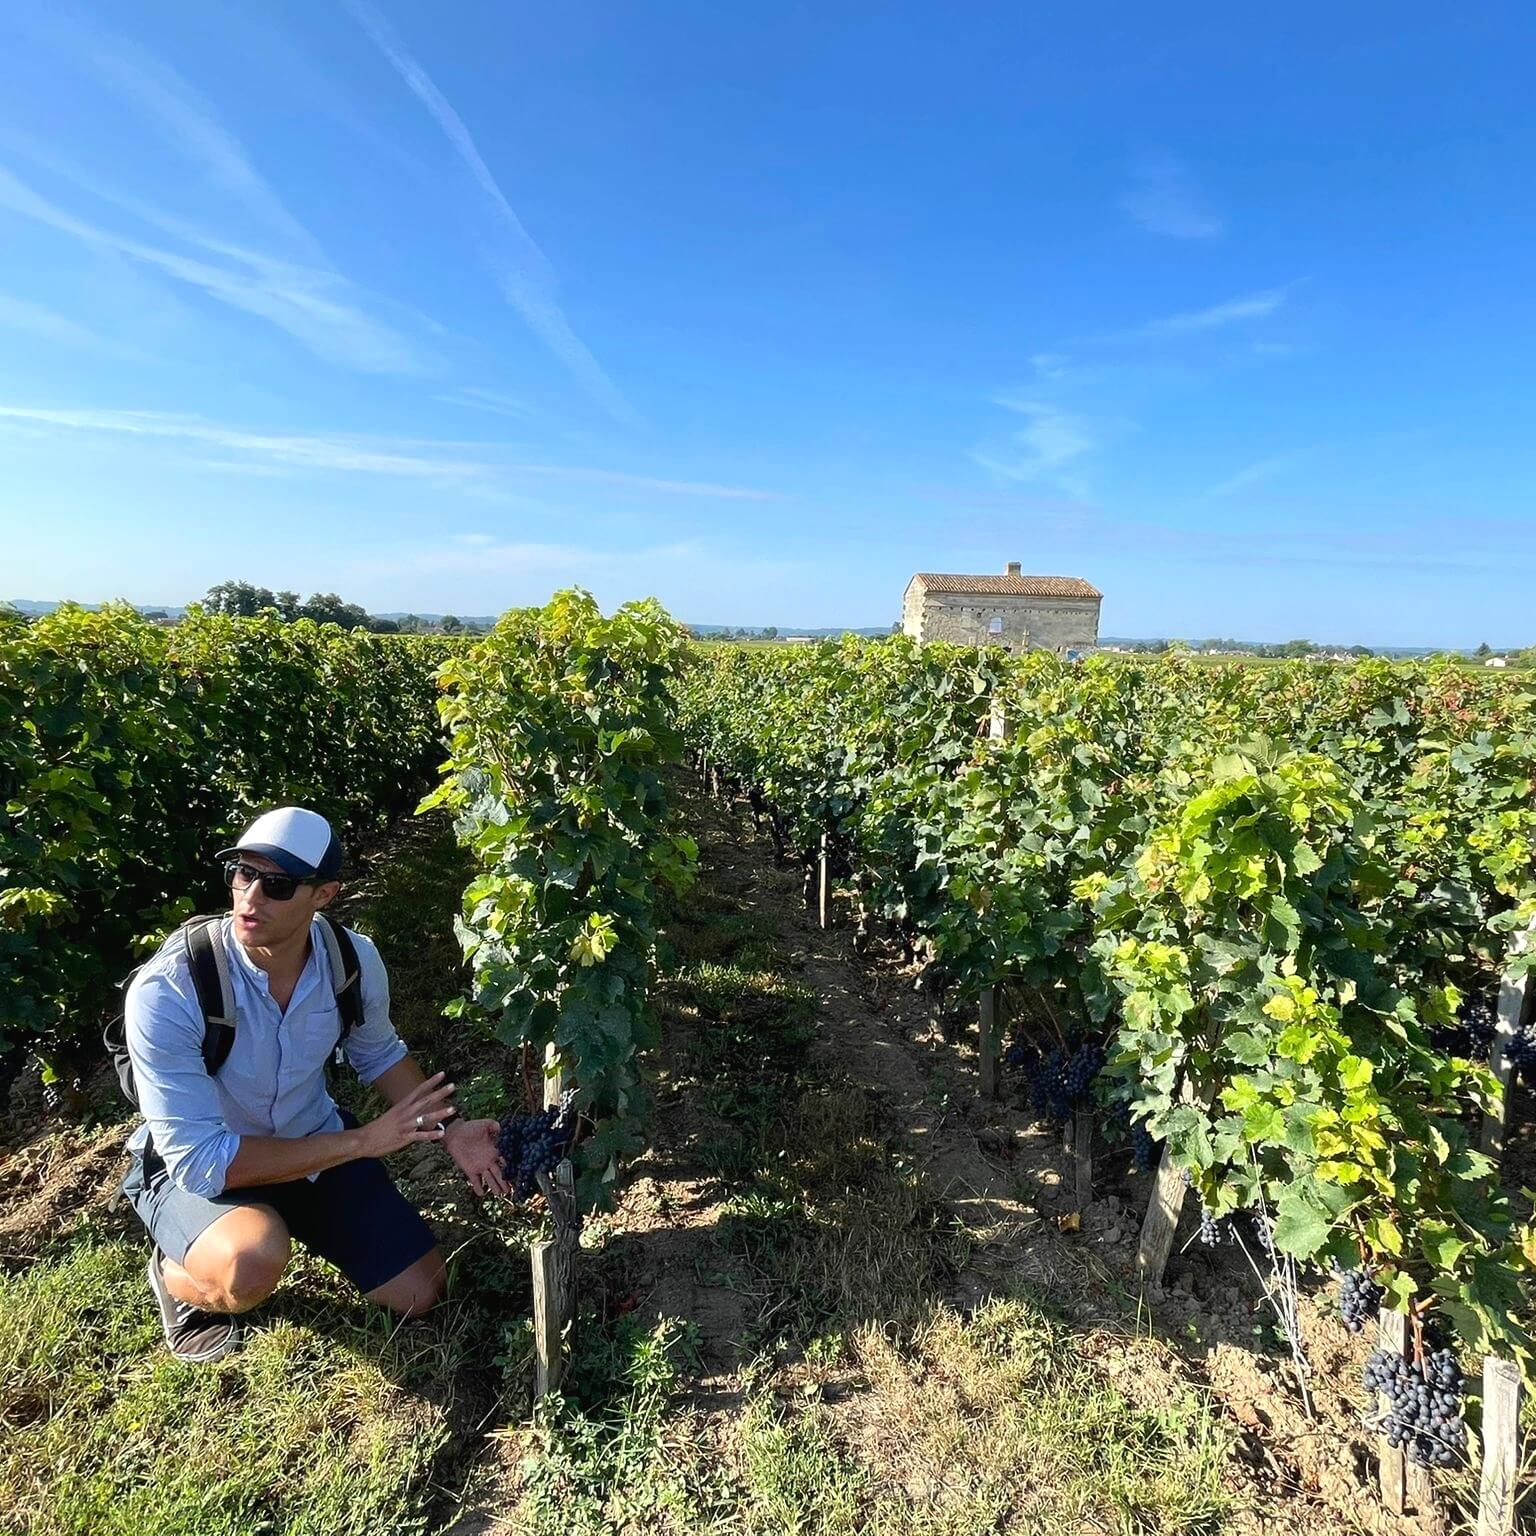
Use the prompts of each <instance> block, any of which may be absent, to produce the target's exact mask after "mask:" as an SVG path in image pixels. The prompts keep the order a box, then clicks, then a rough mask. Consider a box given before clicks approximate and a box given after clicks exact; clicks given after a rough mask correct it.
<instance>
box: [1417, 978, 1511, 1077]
mask: <svg viewBox="0 0 1536 1536" xmlns="http://www.w3.org/2000/svg"><path fill="white" fill-rule="evenodd" d="M1498 1027H1499V1011H1498V1009H1497V1008H1496V1007H1495V1006H1494V1003H1493V1001H1492V999H1491V998H1490V997H1489V996H1488V994H1487V993H1484V994H1482V995H1481V996H1476V997H1468V998H1466V999H1464V1000H1463V1002H1462V1005H1461V1007H1460V1008H1458V1009H1457V1010H1456V1022H1455V1023H1454V1024H1434V1025H1431V1026H1430V1030H1429V1043H1430V1044H1431V1045H1432V1046H1434V1048H1435V1049H1436V1050H1437V1051H1443V1052H1445V1054H1446V1055H1448V1056H1450V1055H1456V1056H1465V1057H1468V1058H1469V1059H1471V1060H1473V1061H1481V1060H1482V1059H1483V1058H1484V1057H1486V1056H1487V1055H1488V1053H1489V1051H1490V1050H1492V1048H1493V1037H1494V1035H1495V1033H1496V1032H1497V1030H1498Z"/></svg>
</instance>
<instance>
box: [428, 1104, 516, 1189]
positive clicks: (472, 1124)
mask: <svg viewBox="0 0 1536 1536" xmlns="http://www.w3.org/2000/svg"><path fill="white" fill-rule="evenodd" d="M498 1128H499V1122H498V1121H495V1120H460V1121H459V1122H458V1124H457V1125H450V1126H449V1127H448V1131H447V1134H446V1135H445V1136H444V1137H443V1147H444V1148H445V1150H446V1151H447V1153H448V1155H449V1157H451V1158H452V1159H453V1160H454V1162H456V1163H457V1164H458V1165H459V1170H460V1171H461V1172H462V1173H463V1175H464V1177H465V1178H466V1179H468V1180H469V1187H470V1188H471V1189H472V1190H474V1192H475V1193H476V1194H477V1195H504V1194H506V1193H507V1181H506V1179H505V1178H504V1177H503V1176H502V1171H501V1154H500V1153H499V1152H498V1151H497V1150H496V1132H497V1130H498Z"/></svg>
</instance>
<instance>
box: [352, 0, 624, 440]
mask: <svg viewBox="0 0 1536 1536" xmlns="http://www.w3.org/2000/svg"><path fill="white" fill-rule="evenodd" d="M346 3H347V9H348V10H349V11H351V13H352V15H353V16H354V17H355V18H356V20H357V22H358V25H359V26H361V27H362V29H363V30H364V31H365V32H366V33H367V34H368V36H369V37H370V38H372V40H373V42H374V44H375V46H376V47H377V48H378V49H379V51H380V52H381V53H382V54H383V55H384V57H385V58H386V59H388V60H389V62H390V63H391V64H392V65H393V66H394V68H395V70H396V71H397V73H398V74H399V75H400V78H401V79H402V80H404V81H405V83H406V85H407V86H408V87H409V88H410V90H411V93H412V94H413V95H414V96H415V97H416V98H417V100H418V101H420V102H421V104H422V105H423V106H424V107H425V108H426V109H427V111H428V112H429V113H430V114H431V116H432V118H433V120H434V121H435V122H436V123H437V125H438V127H439V128H441V129H442V131H443V133H444V135H445V136H446V137H447V139H448V142H449V143H450V144H451V145H452V146H453V148H454V151H455V152H456V153H457V155H458V156H459V158H460V159H461V160H462V161H463V162H464V164H465V165H466V166H467V167H468V168H469V172H470V175H471V176H472V177H473V178H474V180H475V182H476V184H477V185H478V186H479V188H480V191H481V193H482V194H483V196H484V198H485V202H486V205H487V207H488V208H489V209H490V210H491V212H492V214H493V216H494V217H495V219H496V221H497V224H498V226H499V228H500V230H501V235H502V250H501V252H500V255H499V257H498V259H497V260H496V263H495V270H496V277H497V281H498V282H499V283H500V285H501V290H502V293H503V294H504V295H505V296H506V298H507V300H508V302H509V303H511V305H512V306H513V308H514V309H516V310H517V311H518V312H519V313H520V314H521V315H522V317H523V319H524V320H525V321H526V322H527V324H528V326H529V328H530V329H531V330H532V331H533V333H534V335H536V336H537V337H538V338H539V340H540V341H541V342H543V344H544V345H545V346H546V347H547V348H548V349H549V350H550V351H551V352H552V353H553V354H554V355H555V356H556V357H557V358H559V359H560V361H561V362H562V363H563V364H564V365H565V367H566V368H567V369H568V370H569V371H570V373H571V374H572V375H573V376H574V377H575V378H576V379H577V381H578V382H579V383H580V384H581V385H582V387H583V388H584V389H585V390H586V391H587V393H588V394H590V395H591V396H592V398H593V399H594V400H596V401H597V402H598V404H599V405H601V406H602V407H603V409H604V410H606V411H607V412H608V413H609V414H610V415H611V416H613V417H614V419H615V420H618V421H622V422H627V423H631V424H632V423H634V422H635V421H636V419H637V418H636V416H635V412H634V409H633V408H632V407H631V406H630V404H629V403H628V401H626V400H625V399H624V397H623V395H621V394H620V392H619V391H618V389H617V388H616V387H615V385H614V383H613V381H612V380H611V379H609V377H608V375H607V374H606V373H604V372H603V370H602V367H601V366H600V365H599V363H598V361H597V359H596V358H595V357H593V355H592V353H591V352H590V351H588V349H587V347H586V345H585V343H584V342H583V341H582V340H581V338H580V337H578V336H577V335H576V333H575V331H573V330H572V329H571V325H570V322H569V320H567V319H566V316H565V311H564V310H563V309H562V308H561V307H560V303H559V300H558V299H557V298H556V296H555V289H556V279H555V274H554V270H553V269H552V268H551V266H550V264H549V261H548V259H547V258H546V257H545V255H544V252H543V251H542V250H540V249H539V247H538V245H537V243H536V242H535V241H534V239H533V237H532V236H531V235H530V234H529V233H528V231H527V230H526V229H525V228H524V227H523V222H522V220H521V219H519V218H518V216H517V214H516V212H515V211H514V210H513V207H512V205H511V203H509V202H508V201H507V198H506V195H505V194H504V193H503V192H502V190H501V187H500V186H499V185H498V184H497V181H496V178H495V177H494V176H492V175H491V172H490V168H489V167H488V166H487V165H486V163H485V161H484V160H483V159H482V158H481V155H480V151H479V150H478V149H477V148H476V147H475V141H474V139H473V138H472V137H471V136H470V132H469V129H468V128H466V127H465V126H464V121H463V119H462V118H460V116H459V114H458V113H457V112H455V111H454V109H453V107H452V105H451V104H450V103H449V101H448V99H447V97H445V96H444V95H443V93H442V92H441V91H440V90H438V88H437V86H436V85H435V84H434V83H433V81H432V79H431V77H430V76H429V75H428V74H427V72H426V71H425V70H424V69H423V68H422V67H421V65H420V64H419V63H418V62H417V61H416V59H415V58H414V57H413V56H412V54H411V53H410V52H409V51H408V50H407V49H406V47H405V45H404V43H402V42H401V40H400V38H399V37H398V36H397V35H396V33H395V31H394V29H393V28H392V27H391V26H390V25H389V23H388V22H387V21H386V20H385V19H384V17H383V16H381V15H380V14H379V12H378V11H377V10H376V9H375V8H374V7H373V6H372V5H371V4H369V0H346Z"/></svg>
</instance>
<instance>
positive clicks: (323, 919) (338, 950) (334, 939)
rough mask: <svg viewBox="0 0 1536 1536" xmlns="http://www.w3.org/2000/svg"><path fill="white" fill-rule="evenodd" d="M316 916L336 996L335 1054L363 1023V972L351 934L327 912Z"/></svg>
mask: <svg viewBox="0 0 1536 1536" xmlns="http://www.w3.org/2000/svg"><path fill="white" fill-rule="evenodd" d="M319 917H320V937H321V939H322V940H324V942H325V949H326V955H327V957H328V958H329V959H330V962H331V988H332V990H333V991H334V992H335V994H336V1011H337V1012H338V1013H339V1014H340V1015H341V1033H340V1034H339V1035H337V1037H336V1049H337V1050H338V1051H339V1050H340V1049H341V1043H342V1041H343V1040H345V1039H346V1038H347V1036H348V1035H349V1034H351V1033H352V1031H353V1030H354V1029H355V1028H356V1027H357V1026H358V1025H359V1024H361V1023H362V1022H363V982H362V975H363V972H362V967H361V965H359V963H358V959H357V946H356V945H355V944H354V943H353V942H352V935H351V934H350V933H348V932H347V930H346V929H345V928H343V927H342V925H341V924H340V923H338V922H337V921H336V919H335V918H334V917H332V916H331V914H330V913H329V912H321V913H320V914H319Z"/></svg>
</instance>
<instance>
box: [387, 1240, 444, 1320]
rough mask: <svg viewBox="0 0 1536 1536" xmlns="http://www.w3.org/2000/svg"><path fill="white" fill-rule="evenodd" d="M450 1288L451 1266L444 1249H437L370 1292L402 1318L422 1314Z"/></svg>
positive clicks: (429, 1309)
mask: <svg viewBox="0 0 1536 1536" xmlns="http://www.w3.org/2000/svg"><path fill="white" fill-rule="evenodd" d="M447 1289H448V1269H447V1266H446V1265H445V1264H444V1262H443V1255H442V1250H441V1249H439V1248H434V1249H433V1250H432V1251H431V1252H430V1253H428V1254H424V1255H423V1256H422V1257H421V1258H419V1259H417V1261H416V1262H415V1263H414V1264H412V1265H411V1266H410V1268H409V1269H404V1270H401V1272H400V1273H399V1274H398V1275H396V1276H395V1277H394V1279H393V1280H386V1281H385V1282H384V1284H383V1285H380V1286H376V1287H375V1288H374V1289H373V1290H371V1291H369V1292H368V1300H369V1301H371V1302H375V1303H376V1304H377V1305H379V1306H381V1307H388V1308H389V1310H390V1311H391V1312H395V1313H398V1314H399V1315H400V1316H401V1317H420V1316H421V1314H422V1313H423V1312H430V1311H431V1310H432V1308H433V1307H435V1306H436V1305H437V1304H438V1302H440V1301H441V1300H442V1299H443V1297H444V1295H445V1294H446V1293H447Z"/></svg>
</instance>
